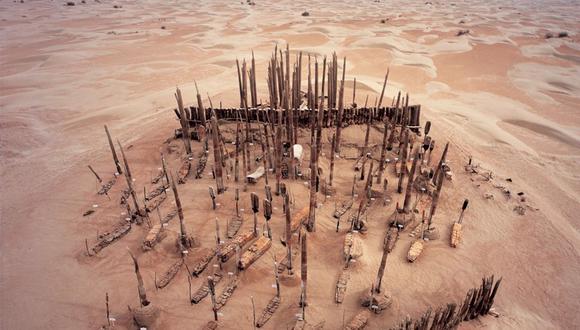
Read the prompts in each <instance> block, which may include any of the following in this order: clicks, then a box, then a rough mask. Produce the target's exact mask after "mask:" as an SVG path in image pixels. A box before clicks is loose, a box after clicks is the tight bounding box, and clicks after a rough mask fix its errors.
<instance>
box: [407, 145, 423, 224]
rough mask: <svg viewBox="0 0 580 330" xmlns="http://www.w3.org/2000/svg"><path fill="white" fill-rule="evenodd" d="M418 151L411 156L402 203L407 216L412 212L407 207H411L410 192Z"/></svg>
mask: <svg viewBox="0 0 580 330" xmlns="http://www.w3.org/2000/svg"><path fill="white" fill-rule="evenodd" d="M419 150H420V148H417V149H416V150H415V154H414V155H413V165H411V173H409V179H407V191H405V200H404V202H403V212H405V213H407V214H408V213H409V212H410V211H412V210H411V209H410V207H409V206H410V205H411V192H412V190H413V182H414V178H415V169H416V168H417V161H418V159H419Z"/></svg>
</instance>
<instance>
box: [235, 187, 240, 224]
mask: <svg viewBox="0 0 580 330" xmlns="http://www.w3.org/2000/svg"><path fill="white" fill-rule="evenodd" d="M235 199H236V216H238V217H239V216H240V189H239V188H236V197H235Z"/></svg>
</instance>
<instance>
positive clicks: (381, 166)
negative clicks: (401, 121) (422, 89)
mask: <svg viewBox="0 0 580 330" xmlns="http://www.w3.org/2000/svg"><path fill="white" fill-rule="evenodd" d="M388 79H389V69H387V73H386V74H385V81H384V82H383V89H382V90H381V96H380V98H379V103H378V105H377V107H376V108H375V109H376V110H377V111H378V109H380V108H381V105H382V104H383V96H384V94H385V88H386V87H387V80H388ZM383 122H384V123H385V131H384V132H383V143H382V144H381V159H380V161H379V174H378V175H377V183H378V184H380V183H381V181H383V173H384V171H385V157H386V151H387V150H386V149H385V147H386V145H387V136H388V134H389V133H388V128H389V118H388V117H387V116H386V111H385V115H384V116H383ZM393 130H394V125H393Z"/></svg>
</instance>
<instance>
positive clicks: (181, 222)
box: [171, 175, 191, 253]
mask: <svg viewBox="0 0 580 330" xmlns="http://www.w3.org/2000/svg"><path fill="white" fill-rule="evenodd" d="M171 190H173V196H174V197H175V206H176V207H177V215H179V229H180V235H179V236H180V237H179V242H180V243H181V246H182V247H183V248H189V247H191V244H190V242H189V239H188V237H187V232H186V230H185V219H184V217H183V209H182V207H181V200H180V199H179V194H178V193H177V186H176V185H175V180H174V179H173V175H171ZM182 253H183V252H182Z"/></svg>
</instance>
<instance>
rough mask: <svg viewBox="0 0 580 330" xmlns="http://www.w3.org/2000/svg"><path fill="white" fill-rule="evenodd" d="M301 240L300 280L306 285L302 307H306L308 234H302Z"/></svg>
mask: <svg viewBox="0 0 580 330" xmlns="http://www.w3.org/2000/svg"><path fill="white" fill-rule="evenodd" d="M300 237H301V239H300V242H301V248H300V252H301V255H300V256H301V257H300V279H301V280H302V284H303V285H304V292H303V294H302V301H301V304H300V306H302V307H304V306H306V305H307V302H306V288H307V284H308V246H307V244H306V240H307V239H306V237H307V234H306V232H302V234H301V235H300Z"/></svg>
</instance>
